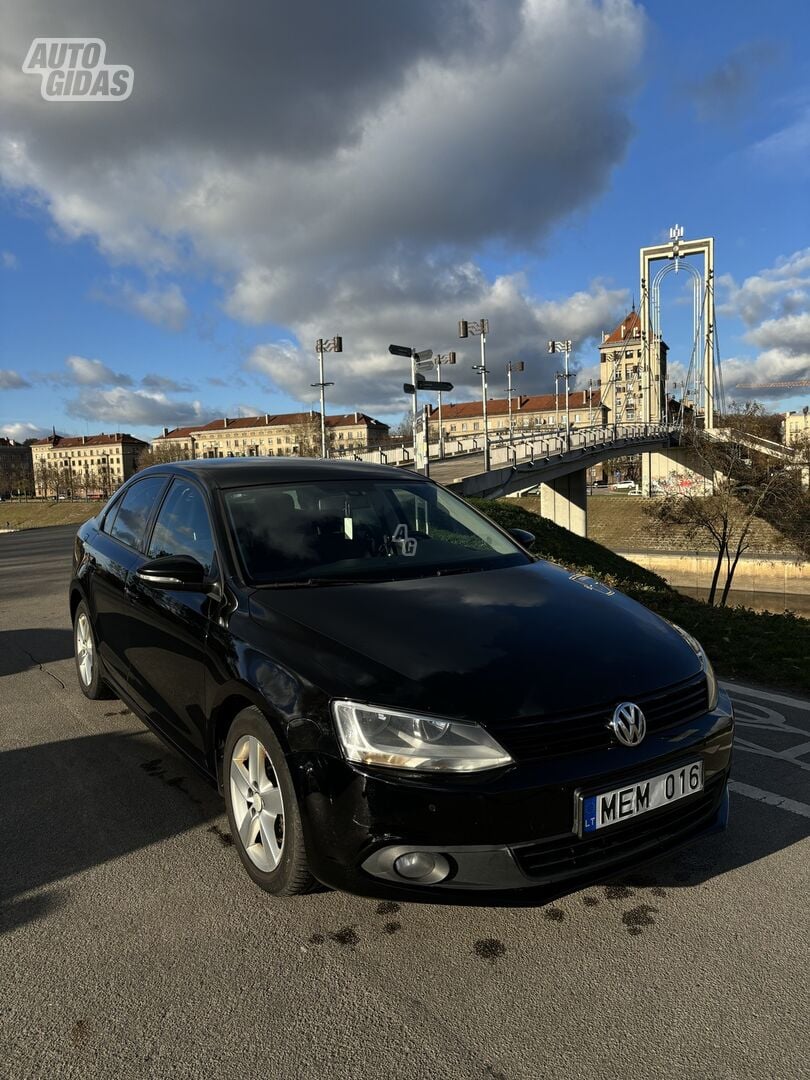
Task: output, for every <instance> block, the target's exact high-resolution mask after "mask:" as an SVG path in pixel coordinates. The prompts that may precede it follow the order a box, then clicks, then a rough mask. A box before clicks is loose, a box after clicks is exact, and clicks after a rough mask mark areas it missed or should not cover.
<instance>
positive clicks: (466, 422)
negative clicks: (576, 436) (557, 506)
mask: <svg viewBox="0 0 810 1080" xmlns="http://www.w3.org/2000/svg"><path fill="white" fill-rule="evenodd" d="M568 409H569V414H570V418H571V427H572V428H579V427H590V426H592V425H602V424H605V423H607V410H606V409H605V407H604V406H603V405H602V402H601V399H600V395H599V391H598V390H596V389H593V390H572V391H571V394H570V395H569V402H568ZM441 413H442V416H441V426H442V434H443V435H444V438H445V439H453V438H457V439H460V438H463V437H464V438H465V437H467V436H468V435H476V434H479V433H483V431H484V410H483V406H482V404H481V402H480V401H461V402H457V403H450V404H447V405H445V404H442V410H441ZM430 422H431V423H432V424H433V430H434V431H435V432H438V422H439V409H438V406H431V410H430ZM564 423H565V391H564V390H561V391H560V393H559V394H558V395H555V394H514V395H513V397H512V430H513V431H516V432H521V431H532V430H535V429H537V428H543V427H555V426H556V425H558V424H560V425H562V424H564ZM487 427H488V429H489V432H490V435H492V434H497V433H498V432H503V433H504V434H505V433H506V432H508V431H509V401H508V399H507V398H489V399H487Z"/></svg>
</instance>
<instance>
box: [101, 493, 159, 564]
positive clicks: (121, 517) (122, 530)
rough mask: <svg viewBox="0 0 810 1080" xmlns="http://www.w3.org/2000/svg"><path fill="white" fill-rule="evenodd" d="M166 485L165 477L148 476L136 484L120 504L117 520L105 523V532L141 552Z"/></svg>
mask: <svg viewBox="0 0 810 1080" xmlns="http://www.w3.org/2000/svg"><path fill="white" fill-rule="evenodd" d="M165 484H166V477H165V476H148V477H146V478H145V479H143V480H138V481H137V482H136V483H134V484H133V485H132V487H131V488H129V489H128V490H127V491H126V493H125V494H124V496H123V498H122V499H121V501H120V502H119V504H118V511H117V513H116V515H115V519H114V520H113V521H112V522H107V523H105V531H106V532H108V533H109V534H110V536H114V537H115V538H116V540H120V541H121V543H122V544H127V545H128V546H129V547H131V548H135V549H136V550H138V551H140V549H141V544H142V543H143V534H144V532H145V531H146V523H147V522H148V521H149V516H150V514H151V513H152V510H153V508H154V505H155V503H156V502H157V500H158V497H159V495H160V493H161V491H163V488H164V486H165Z"/></svg>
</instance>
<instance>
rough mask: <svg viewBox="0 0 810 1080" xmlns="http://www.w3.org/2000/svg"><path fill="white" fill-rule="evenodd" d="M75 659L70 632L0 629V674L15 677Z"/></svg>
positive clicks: (41, 628) (42, 629)
mask: <svg viewBox="0 0 810 1080" xmlns="http://www.w3.org/2000/svg"><path fill="white" fill-rule="evenodd" d="M72 656H73V633H72V632H71V631H70V630H62V629H45V628H43V627H40V628H38V629H31V630H0V675H16V674H17V673H18V672H20V671H31V670H32V669H33V668H38V667H41V666H43V665H44V664H53V663H55V662H56V661H57V660H67V659H69V658H71V657H72Z"/></svg>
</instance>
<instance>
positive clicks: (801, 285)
mask: <svg viewBox="0 0 810 1080" xmlns="http://www.w3.org/2000/svg"><path fill="white" fill-rule="evenodd" d="M719 284H720V285H721V286H722V287H723V288H724V289H725V294H726V295H725V297H724V299H723V302H722V304H719V305H718V311H719V312H720V313H722V314H732V315H738V316H739V317H740V318H741V319H742V320H743V322H744V323H745V324H746V326H747V327H748V330H747V332H746V334H745V340H746V341H747V342H749V343H750V344H751V345H753V346H755V347H757V348H758V349H760V350H761V351H760V352H759V353H758V354H757V355H756V356H751V357H746V356H732V357H729V358H728V359H724V360H723V378H724V381H725V385H726V396H727V397H729V398H730V397H734V396H741V395H742V396H753V397H762V398H773V399H778V398H784V397H789V396H791V394H790V391H789V390H786V389H785V388H782V387H771V388H767V387H761V388H758V389H752V390H740V389H738V386H737V384H738V383H756V384H760V383H769V382H778V381H793V380H796V379H807V378H810V248H804V249H802V250H800V251H796V252H794V254H792V255H790V256H788V257H787V258H784V259H779V260H778V261H777V262H776V264H775V265H774V266H772V267H769V268H767V269H765V270H762V271H760V273H759V274H755V275H753V276H752V277H749V278H746V279H745V281H743V283H742V284H741V285H737V283H736V282H735V281H734V279H733V278H732V277H730V276H728V275H726V276H725V277H724V278H721V279H719Z"/></svg>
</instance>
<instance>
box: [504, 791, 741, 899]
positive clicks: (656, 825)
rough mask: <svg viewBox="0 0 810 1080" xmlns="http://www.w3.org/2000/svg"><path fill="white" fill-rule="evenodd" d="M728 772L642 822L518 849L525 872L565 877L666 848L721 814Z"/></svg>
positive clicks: (530, 874)
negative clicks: (698, 793)
mask: <svg viewBox="0 0 810 1080" xmlns="http://www.w3.org/2000/svg"><path fill="white" fill-rule="evenodd" d="M724 779H725V776H724V775H720V776H717V777H715V778H713V779H712V780H711V782H710V783H709V784H707V785H706V788H705V790H704V791H702V792H701V794H700V795H698V796H694V797H692V798H690V799H687V800H684V801H683V802H681V801H679V802H677V803H673V804H672V805H671V806H667V807H662V808H661V809H660V810H651V811H650V812H649V813H647V814H642V815H641V817H640V818H638V820H637V821H628V822H625V823H624V824H619V825H615V826H608V828H606V829H605V830H604V831H603V830H599V831H598V832H596V833H589V834H588V835H587V836H581V837H580V836H575V835H574V834H573V833H567V834H565V835H564V836H555V837H552V838H550V839H548V840H540V841H538V842H537V843H535V844H526V845H523V846H521V847H515V848H513V849H512V854H513V855H514V856H515V858H516V859H517V861H518V864H519V865H520V868H521V869H522V870H523V872H524V874H526V875H527V876H528V877H532V878H542V879H559V878H566V877H572V876H575V875H576V874H584V873H586V872H587V871H592V870H598V869H599V868H600V867H601V866H607V865H609V864H610V863H614V862H619V861H620V860H621V859H623V858H626V857H629V856H636V855H640V854H643V853H647V852H650V851H651V850H658V849H660V850H662V851H663V850H665V849H666V848H667V847H669V846H670V845H672V844H674V843H676V842H677V841H678V840H681V839H683V838H685V837H686V836H688V835H689V833H691V832H693V831H697V830H698V829H699V828H700V827H701V826H702V825H704V824H706V823H707V822H708V821H709V820H710V819H711V818H712V817H713V816H714V814H715V813H716V811H717V807H718V804H719V802H720V797H721V795H722V793H723V781H724Z"/></svg>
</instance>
